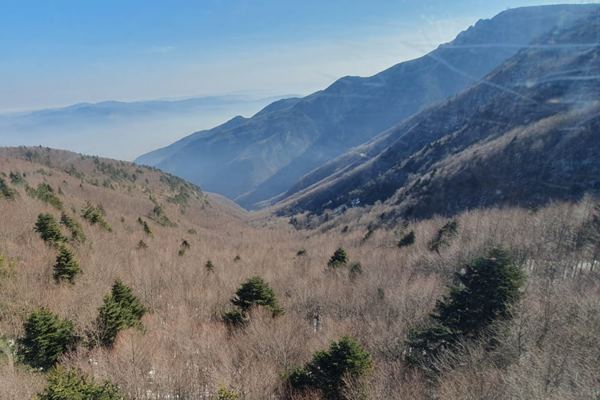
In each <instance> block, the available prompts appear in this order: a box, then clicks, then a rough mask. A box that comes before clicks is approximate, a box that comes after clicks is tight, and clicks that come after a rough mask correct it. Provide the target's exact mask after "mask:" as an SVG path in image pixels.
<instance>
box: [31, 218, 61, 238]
mask: <svg viewBox="0 0 600 400" xmlns="http://www.w3.org/2000/svg"><path fill="white" fill-rule="evenodd" d="M34 230H35V231H36V232H37V233H39V234H40V237H41V238H42V240H43V241H45V242H46V243H48V244H51V245H57V244H59V243H62V242H65V241H66V239H65V237H64V236H63V234H62V232H61V231H60V226H59V225H58V222H56V219H55V218H54V216H53V215H52V214H40V215H38V218H37V222H36V223H35V228H34Z"/></svg>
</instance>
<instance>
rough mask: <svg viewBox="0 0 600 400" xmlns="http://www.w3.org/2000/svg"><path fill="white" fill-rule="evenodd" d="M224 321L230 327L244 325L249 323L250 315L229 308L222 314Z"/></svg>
mask: <svg viewBox="0 0 600 400" xmlns="http://www.w3.org/2000/svg"><path fill="white" fill-rule="evenodd" d="M222 318H223V322H225V324H226V325H228V326H230V327H239V326H244V325H246V324H247V323H248V316H247V315H246V313H244V312H243V311H240V310H229V311H226V312H224V313H223V315H222Z"/></svg>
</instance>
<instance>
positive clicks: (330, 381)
mask: <svg viewBox="0 0 600 400" xmlns="http://www.w3.org/2000/svg"><path fill="white" fill-rule="evenodd" d="M372 368H373V362H372V360H371V356H370V354H369V353H367V352H366V351H365V350H364V349H363V348H362V347H361V346H360V345H359V344H358V343H357V342H356V341H354V340H353V339H351V338H349V337H343V338H342V339H341V340H340V341H339V342H337V343H336V342H332V343H331V345H330V346H329V350H328V351H319V352H317V353H315V355H314V356H313V359H312V361H310V362H309V363H308V364H306V365H305V366H304V367H302V368H297V369H295V370H294V371H292V372H291V373H290V374H289V376H288V383H289V385H290V386H291V388H292V389H293V390H298V391H306V390H317V391H320V392H321V393H322V394H323V397H324V398H326V399H331V400H342V399H346V396H345V395H344V392H345V391H346V389H347V383H348V381H355V382H356V381H358V380H360V378H362V377H364V376H365V375H367V374H368V373H369V372H370V371H371V370H372Z"/></svg>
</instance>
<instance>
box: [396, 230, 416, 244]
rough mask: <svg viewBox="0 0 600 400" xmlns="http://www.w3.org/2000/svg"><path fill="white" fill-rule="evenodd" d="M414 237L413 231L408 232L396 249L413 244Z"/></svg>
mask: <svg viewBox="0 0 600 400" xmlns="http://www.w3.org/2000/svg"><path fill="white" fill-rule="evenodd" d="M415 239H416V235H415V231H410V232H408V233H407V234H406V235H404V236H403V237H402V239H400V241H399V242H398V247H407V246H410V245H412V244H413V243H415Z"/></svg>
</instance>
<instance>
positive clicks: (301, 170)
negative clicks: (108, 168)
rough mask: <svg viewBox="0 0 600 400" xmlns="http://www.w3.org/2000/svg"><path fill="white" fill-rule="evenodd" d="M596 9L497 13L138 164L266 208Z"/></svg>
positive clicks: (570, 8)
mask: <svg viewBox="0 0 600 400" xmlns="http://www.w3.org/2000/svg"><path fill="white" fill-rule="evenodd" d="M596 7H597V6H596V5H585V6H579V5H577V6H569V5H565V6H549V7H534V8H519V9H512V10H507V11H504V12H502V13H500V14H498V15H497V16H495V17H494V18H492V19H489V20H480V21H478V22H477V23H476V24H475V25H473V26H472V27H470V28H469V29H467V30H466V31H464V32H462V33H461V34H459V35H458V36H457V38H456V39H455V41H453V42H452V43H454V44H455V45H456V47H452V46H449V45H441V46H439V47H438V48H437V49H436V50H434V51H433V52H432V53H430V54H428V55H426V56H424V57H421V58H419V59H416V60H411V61H407V62H404V63H400V64H397V65H395V66H392V67H391V68H389V69H387V70H385V71H382V72H380V73H378V74H376V75H374V76H371V77H367V78H360V77H353V76H349V77H344V78H341V79H339V80H338V81H336V82H334V83H333V84H331V85H330V86H329V87H327V88H326V89H324V90H321V91H318V92H315V93H313V94H311V95H309V96H306V97H304V98H302V99H290V100H283V101H280V102H278V103H276V104H275V105H274V106H273V107H272V108H269V107H267V108H265V109H264V110H262V111H261V112H259V113H257V114H256V115H255V116H254V117H253V118H250V119H248V120H246V121H244V123H243V124H242V125H239V126H235V127H231V126H227V125H225V126H223V125H222V126H218V127H216V128H213V129H211V130H207V131H203V132H201V134H200V135H197V136H195V138H194V139H193V140H190V142H189V143H186V144H185V146H183V147H180V146H174V147H173V148H171V149H169V148H168V147H167V148H166V149H165V148H163V149H161V157H160V158H159V159H158V162H156V161H157V160H156V159H154V160H153V159H152V153H150V154H149V155H144V156H141V157H139V158H138V159H136V162H138V163H141V164H150V165H153V166H157V167H159V168H161V169H164V170H166V171H169V172H171V173H174V174H176V175H180V176H182V177H184V178H186V179H188V180H190V181H192V182H195V183H197V184H200V185H201V186H203V187H205V188H206V189H207V190H209V191H214V192H218V193H221V194H224V195H226V196H228V197H230V198H232V199H234V200H236V201H237V202H238V203H239V204H241V205H243V206H245V207H247V208H256V207H257V206H258V205H268V204H270V203H271V202H270V201H268V199H271V198H277V196H279V195H280V194H282V193H285V192H286V191H288V190H289V189H290V188H291V187H292V186H293V185H294V183H295V182H297V181H298V180H299V179H301V178H302V177H303V176H304V175H305V174H307V173H309V172H310V171H311V170H313V169H314V168H317V167H318V166H320V165H321V164H323V163H325V162H327V161H329V160H331V159H332V158H334V157H336V156H339V155H341V154H343V153H344V152H345V151H347V150H349V149H350V148H352V147H354V146H357V145H360V144H361V143H363V142H365V141H368V140H370V139H371V138H372V137H373V136H375V135H376V134H378V133H379V132H381V131H382V130H385V129H387V128H389V127H391V126H393V125H394V124H396V123H398V122H400V121H401V120H403V119H404V118H406V117H408V116H410V115H411V114H413V113H415V112H418V111H420V110H422V109H423V108H426V107H428V106H430V105H432V104H434V103H436V102H439V101H443V100H445V99H446V98H448V97H449V96H452V95H455V94H458V93H459V92H460V91H462V90H463V89H465V88H466V87H467V86H469V85H470V84H472V83H474V82H477V81H478V80H479V79H481V78H482V77H483V76H484V75H486V74H487V73H489V72H490V71H491V70H492V69H493V68H495V67H496V66H497V65H499V64H500V63H501V62H502V61H504V60H506V59H507V58H508V57H510V56H512V55H513V54H514V53H515V52H516V51H517V50H518V48H520V47H523V46H525V45H527V44H528V43H530V42H531V40H533V39H534V38H535V37H537V36H539V35H540V34H542V33H544V32H546V31H547V30H549V29H550V27H552V26H555V25H560V24H564V23H568V22H569V21H572V20H574V19H577V18H578V17H579V16H581V15H582V14H584V13H585V12H586V10H590V9H593V8H596ZM467 45H469V46H467ZM180 144H181V142H180ZM171 150H172V151H171ZM167 155H168V156H167Z"/></svg>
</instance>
